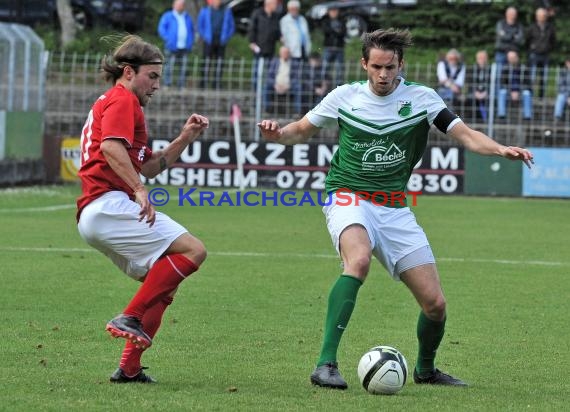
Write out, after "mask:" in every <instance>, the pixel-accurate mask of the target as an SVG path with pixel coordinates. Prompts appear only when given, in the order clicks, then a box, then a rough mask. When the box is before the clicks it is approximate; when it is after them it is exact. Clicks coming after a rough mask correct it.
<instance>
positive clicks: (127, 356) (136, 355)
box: [119, 296, 172, 377]
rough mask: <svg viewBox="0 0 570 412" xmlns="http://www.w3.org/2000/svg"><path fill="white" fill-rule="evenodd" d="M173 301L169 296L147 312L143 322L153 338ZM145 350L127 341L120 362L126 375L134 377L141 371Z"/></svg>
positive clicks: (120, 366)
mask: <svg viewBox="0 0 570 412" xmlns="http://www.w3.org/2000/svg"><path fill="white" fill-rule="evenodd" d="M171 303H172V297H171V296H167V297H165V298H163V299H161V300H160V301H158V302H157V303H155V304H154V305H153V306H151V307H150V308H148V310H147V311H146V312H145V314H144V316H143V318H142V324H143V327H144V331H145V332H146V333H147V335H148V336H150V337H151V338H154V335H156V332H157V331H158V328H159V327H160V323H161V321H162V315H163V314H164V311H165V310H166V308H167V307H168V305H170V304H171ZM143 352H144V350H142V349H139V348H137V347H136V345H134V344H133V343H131V342H130V341H127V343H126V344H125V349H124V350H123V355H122V357H121V362H120V363H119V368H121V369H122V370H123V372H124V373H125V375H127V376H129V377H132V376H135V375H136V374H137V373H139V371H140V370H141V356H142V354H143Z"/></svg>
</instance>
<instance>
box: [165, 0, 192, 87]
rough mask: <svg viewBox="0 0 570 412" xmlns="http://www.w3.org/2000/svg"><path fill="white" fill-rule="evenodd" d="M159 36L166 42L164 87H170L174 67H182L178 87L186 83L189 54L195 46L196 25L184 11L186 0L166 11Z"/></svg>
mask: <svg viewBox="0 0 570 412" xmlns="http://www.w3.org/2000/svg"><path fill="white" fill-rule="evenodd" d="M158 34H159V35H160V37H161V38H162V40H164V56H165V60H166V66H165V68H164V85H165V86H170V85H171V83H172V76H173V71H174V67H175V66H178V65H180V69H179V76H178V87H180V88H182V87H184V85H185V83H186V65H187V63H188V53H190V52H191V51H192V46H193V45H194V25H193V24H192V18H191V17H190V15H189V14H188V13H187V12H186V11H185V9H184V0H174V1H173V2H172V10H169V11H166V12H165V13H164V14H163V15H162V17H161V18H160V21H159V22H158Z"/></svg>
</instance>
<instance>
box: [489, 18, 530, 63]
mask: <svg viewBox="0 0 570 412" xmlns="http://www.w3.org/2000/svg"><path fill="white" fill-rule="evenodd" d="M524 41H525V38H524V29H523V26H522V24H520V23H519V21H518V12H517V9H516V8H514V7H508V8H507V10H506V11H505V18H504V19H502V20H499V21H498V22H497V26H496V28H495V63H497V65H499V69H500V66H501V65H503V64H506V63H507V53H508V52H509V51H511V50H514V51H516V52H517V53H518V52H519V51H520V48H521V47H522V46H523V45H524Z"/></svg>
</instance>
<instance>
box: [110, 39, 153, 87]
mask: <svg viewBox="0 0 570 412" xmlns="http://www.w3.org/2000/svg"><path fill="white" fill-rule="evenodd" d="M163 62H164V55H163V54H162V52H161V51H160V49H159V48H158V47H156V46H155V45H153V44H150V43H148V42H146V41H144V40H143V39H142V38H140V37H139V36H135V35H132V34H131V35H128V36H125V37H123V38H121V39H119V44H118V45H117V46H116V47H115V49H114V50H113V52H112V53H111V54H107V55H105V56H104V57H103V60H102V62H101V74H102V76H103V79H105V81H107V82H112V83H115V82H116V81H117V79H119V78H120V77H121V76H122V75H123V69H124V68H125V66H131V67H132V68H133V70H134V71H135V73H138V70H139V67H140V66H143V65H146V64H163Z"/></svg>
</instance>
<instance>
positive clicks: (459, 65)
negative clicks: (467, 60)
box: [437, 49, 465, 106]
mask: <svg viewBox="0 0 570 412" xmlns="http://www.w3.org/2000/svg"><path fill="white" fill-rule="evenodd" d="M437 80H438V84H439V88H438V89H437V93H438V94H439V96H440V97H441V98H442V99H443V100H444V101H445V102H446V104H448V105H452V106H453V105H456V104H457V103H458V102H459V100H460V98H461V90H462V88H463V85H464V84H465V66H464V65H463V62H462V61H461V54H460V53H459V51H457V50H456V49H450V50H449V51H448V52H447V53H446V54H445V58H444V59H443V60H440V61H439V63H438V64H437Z"/></svg>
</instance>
